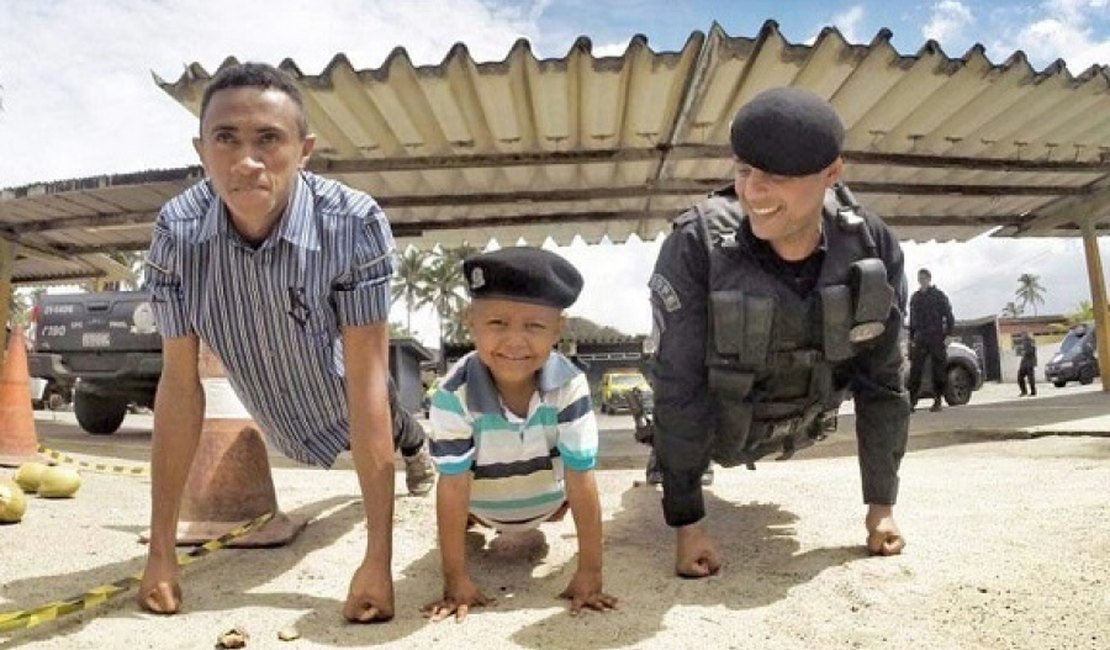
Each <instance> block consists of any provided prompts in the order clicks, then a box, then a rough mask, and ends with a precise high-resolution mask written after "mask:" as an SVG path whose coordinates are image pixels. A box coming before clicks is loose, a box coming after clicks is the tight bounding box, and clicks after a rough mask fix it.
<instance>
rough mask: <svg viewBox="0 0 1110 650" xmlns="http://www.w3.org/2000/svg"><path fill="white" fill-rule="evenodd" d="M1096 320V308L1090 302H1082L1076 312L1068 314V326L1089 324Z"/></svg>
mask: <svg viewBox="0 0 1110 650" xmlns="http://www.w3.org/2000/svg"><path fill="white" fill-rule="evenodd" d="M1094 319H1095V308H1094V306H1093V305H1092V304H1091V301H1090V300H1080V301H1079V305H1077V306H1076V308H1075V311H1073V312H1072V313H1070V314H1068V325H1078V324H1080V323H1087V322H1090V321H1093V320H1094Z"/></svg>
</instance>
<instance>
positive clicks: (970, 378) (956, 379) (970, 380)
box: [904, 341, 983, 406]
mask: <svg viewBox="0 0 1110 650" xmlns="http://www.w3.org/2000/svg"><path fill="white" fill-rule="evenodd" d="M946 352H947V353H948V362H947V364H946V366H945V374H946V375H947V382H946V385H945V387H944V401H945V402H947V403H948V405H949V406H960V405H962V404H967V403H968V402H970V401H971V394H972V393H974V392H975V391H977V390H979V389H980V388H982V387H983V363H982V360H980V359H979V355H978V354H976V353H975V350H972V349H971V348H970V347H968V346H966V345H964V344H963V343H960V342H959V341H951V342H949V343H948V347H947V348H946ZM904 367H905V371H906V374H907V376H908V374H909V368H910V366H909V362H908V361H907V362H906V364H905V366H904ZM931 368H932V365H931V362H930V361H929V360H926V361H925V367H924V368H923V369H922V370H921V391H920V394H919V395H918V397H919V398H923V397H933V396H934V395H935V394H936V392H935V390H934V389H933V373H932V370H931Z"/></svg>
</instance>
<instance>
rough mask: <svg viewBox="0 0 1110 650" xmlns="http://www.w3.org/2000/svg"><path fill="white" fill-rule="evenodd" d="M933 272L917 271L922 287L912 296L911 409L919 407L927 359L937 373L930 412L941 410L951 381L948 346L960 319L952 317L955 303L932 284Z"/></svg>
mask: <svg viewBox="0 0 1110 650" xmlns="http://www.w3.org/2000/svg"><path fill="white" fill-rule="evenodd" d="M932 281H933V275H932V274H931V273H929V269H921V270H920V271H918V272H917V284H918V285H919V286H920V287H921V288H920V289H918V290H917V291H914V292H913V297H912V298H910V380H909V386H908V387H909V389H910V410H911V411H913V410H914V408H915V407H916V406H917V396H918V394H919V392H920V390H921V373H922V370H923V369H924V365H925V360H926V359H928V360H929V361H930V362H931V365H930V369H931V370H932V374H933V406H932V407H931V408H930V409H929V410H930V411H939V410H941V408H942V407H941V404H940V401H941V398H942V397H943V396H944V387H945V385H946V384H947V383H948V382H947V377H946V373H945V366H946V365H947V364H948V352H947V350H946V349H945V346H946V345H947V342H948V337H950V336H952V328H953V327H955V325H956V319H955V318H953V317H952V305H951V304H950V303H949V302H948V296H946V295H944V292H943V291H941V290H940V289H938V288H936V287H934V286H933V285H932Z"/></svg>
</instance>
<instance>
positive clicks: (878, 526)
mask: <svg viewBox="0 0 1110 650" xmlns="http://www.w3.org/2000/svg"><path fill="white" fill-rule="evenodd" d="M864 523H865V524H866V526H867V550H868V551H870V552H871V553H872V554H873V555H898V554H899V553H901V552H902V549H903V548H905V547H906V539H905V538H904V537H902V531H901V530H900V529H899V528H898V523H897V522H895V521H894V507H893V506H881V505H872V506H869V507H868V509H867V518H866V519H865V520H864Z"/></svg>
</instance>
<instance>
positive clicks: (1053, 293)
mask: <svg viewBox="0 0 1110 650" xmlns="http://www.w3.org/2000/svg"><path fill="white" fill-rule="evenodd" d="M1099 247H1100V249H1101V251H1102V253H1101V255H1102V259H1103V260H1106V259H1110V237H1102V238H1100V239H1099ZM902 250H903V251H904V252H905V255H906V275H907V277H908V280H909V286H910V289H911V291H912V290H913V289H915V288H916V281H915V279H914V278H915V277H916V273H917V270H918V269H919V268H922V267H925V268H928V269H930V270H931V271H932V272H933V280H934V282H935V283H936V285H937V286H938V287H940V288H941V289H942V290H943V291H944V292H945V293H947V294H948V297H949V298H950V299H951V301H952V309H953V311H954V312H955V315H956V318H957V319H960V320H963V319H971V318H980V317H983V316H990V315H992V314H997V313H998V312H999V311H1001V310H1002V308H1003V307H1004V306H1005V305H1006V303H1007V302H1010V301H1012V300H1014V290H1015V289H1017V286H1018V282H1017V279H1018V276H1020V275H1021V274H1022V273H1032V274H1033V275H1037V276H1039V277H1040V279H1041V284H1042V286H1044V287H1045V289H1046V293H1045V296H1044V298H1045V304H1044V305H1040V306H1039V307H1038V312H1039V313H1041V314H1067V313H1069V312H1072V311H1074V310H1075V308H1076V306H1077V305H1078V304H1079V302H1080V301H1081V300H1090V299H1091V292H1090V288H1089V287H1088V284H1087V266H1086V259H1085V257H1084V252H1083V242H1082V241H1081V240H1080V239H1078V238H1071V239H1062V238H1050V239H1009V238H993V237H981V238H978V239H974V240H971V241H967V242H962V243H944V244H942V243H938V242H924V243H913V242H904V243H903V244H902ZM1104 268H1106V265H1105V263H1104Z"/></svg>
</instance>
